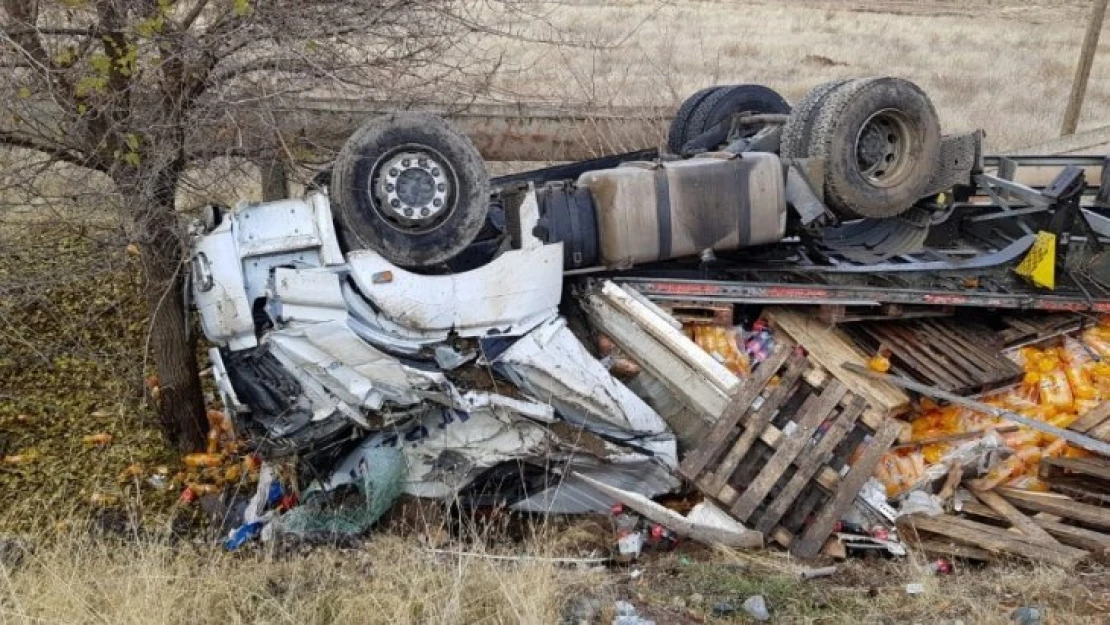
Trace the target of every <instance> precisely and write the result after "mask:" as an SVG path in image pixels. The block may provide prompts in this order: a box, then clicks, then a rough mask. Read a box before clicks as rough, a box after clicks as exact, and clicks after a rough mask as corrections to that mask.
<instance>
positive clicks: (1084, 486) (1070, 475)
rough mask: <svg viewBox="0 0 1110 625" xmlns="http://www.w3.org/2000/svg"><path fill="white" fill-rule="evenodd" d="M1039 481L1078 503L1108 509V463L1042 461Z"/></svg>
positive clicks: (1056, 459)
mask: <svg viewBox="0 0 1110 625" xmlns="http://www.w3.org/2000/svg"><path fill="white" fill-rule="evenodd" d="M1040 478H1041V480H1042V481H1044V482H1045V483H1046V484H1048V487H1049V488H1050V489H1051V490H1054V491H1056V492H1058V493H1063V494H1065V495H1068V496H1070V497H1073V498H1074V499H1076V500H1077V501H1082V502H1086V503H1091V504H1095V505H1103V506H1105V505H1110V460H1107V459H1105V458H1099V457H1093V458H1042V459H1041V462H1040Z"/></svg>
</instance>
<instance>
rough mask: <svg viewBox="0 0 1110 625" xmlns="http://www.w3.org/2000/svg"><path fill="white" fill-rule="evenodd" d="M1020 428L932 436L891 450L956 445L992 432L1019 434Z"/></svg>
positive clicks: (901, 444)
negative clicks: (938, 444) (945, 444)
mask: <svg viewBox="0 0 1110 625" xmlns="http://www.w3.org/2000/svg"><path fill="white" fill-rule="evenodd" d="M1017 431H1018V426H1016V425H1006V426H1003V427H997V428H987V429H985V430H972V431H970V432H959V433H957V434H944V435H942V436H932V437H930V438H921V439H918V440H915V441H910V442H908V443H898V444H897V445H894V446H892V447H891V450H898V449H910V448H915V447H926V446H928V445H935V444H937V443H955V442H958V441H964V440H970V439H973V438H982V437H984V436H986V435H987V434H989V433H991V432H995V433H998V434H1009V433H1010V432H1017Z"/></svg>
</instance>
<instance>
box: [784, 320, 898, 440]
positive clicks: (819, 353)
mask: <svg viewBox="0 0 1110 625" xmlns="http://www.w3.org/2000/svg"><path fill="white" fill-rule="evenodd" d="M763 316H764V317H765V318H766V319H767V320H769V321H770V322H772V323H773V324H774V325H775V326H776V327H778V328H779V329H780V330H781V331H782V332H783V333H785V334H786V335H787V336H789V337H790V338H791V339H793V340H794V342H795V343H797V344H799V345H801V346H802V347H803V348H804V349H805V350H806V351H807V352H808V353H809V354H810V357H811V358H812V359H813V361H814V362H816V363H818V364H820V365H821V366H822V367H824V368H825V369H827V370H828V371H829V373H831V374H832V375H833V377H835V378H837V379H838V380H840V381H841V382H843V383H844V384H845V385H846V386H847V387H848V388H850V389H852V392H853V393H855V394H857V395H860V396H862V397H863V398H864V399H866V400H867V402H868V403H869V404H871V406H872V407H873V408H875V409H876V410H877V411H878V413H879V416H880V417H886V416H891V415H898V414H901V413H903V412H906V411H907V410H909V401H910V400H909V397H908V396H907V395H906V393H905V392H903V391H901V390H899V389H898V388H896V387H894V386H891V385H890V384H887V383H885V382H881V381H879V382H876V381H875V380H870V379H867V378H865V377H864V376H860V375H858V374H856V373H854V372H853V371H850V370H846V369H845V368H844V367H843V366H842V365H843V363H845V362H851V363H859V364H863V363H864V356H863V355H862V354H861V353H860V352H858V351H857V350H856V348H855V347H854V346H853V345H852V344H851V342H850V341H849V340H848V339H847V337H846V336H845V335H844V333H843V332H842V331H840V330H838V329H837V328H836V327H830V326H828V325H827V324H824V323H822V322H821V321H819V320H817V319H815V318H813V317H810V316H807V315H805V314H804V313H801V312H799V311H797V310H791V309H786V308H782V307H769V308H765V309H764V310H763ZM865 416H866V414H865ZM864 422H865V423H867V425H868V427H871V428H872V429H875V428H877V427H879V426H880V425H881V424H882V419H879V420H876V421H869V420H866V419H865V421H864Z"/></svg>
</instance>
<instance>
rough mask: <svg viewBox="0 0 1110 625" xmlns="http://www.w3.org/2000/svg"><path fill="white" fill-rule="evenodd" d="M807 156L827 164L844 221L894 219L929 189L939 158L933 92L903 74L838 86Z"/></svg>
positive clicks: (829, 192)
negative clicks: (928, 93)
mask: <svg viewBox="0 0 1110 625" xmlns="http://www.w3.org/2000/svg"><path fill="white" fill-rule="evenodd" d="M812 115H816V117H815V119H814V122H813V127H812V130H811V132H810V138H809V148H808V152H809V156H810V157H814V158H822V159H824V161H825V179H824V189H825V204H827V205H828V206H829V208H831V209H832V210H833V211H835V212H836V213H838V214H839V215H841V216H843V217H846V218H853V217H875V218H883V217H894V216H896V215H900V214H902V213H904V212H905V211H907V210H909V208H910V207H912V206H913V205H914V203H916V202H917V201H918V200H920V199H921V197H922V196H923V195H924V194H925V193H927V191H928V186H929V182H930V180H931V179H932V178H933V174H934V172H935V171H936V168H937V165H938V163H939V158H940V144H941V134H940V121H939V120H938V118H937V112H936V109H934V108H933V104H932V102H930V101H929V97H928V96H926V95H925V92H923V91H922V90H921V89H920V88H919V87H918V86H917V85H915V84H913V83H912V82H909V81H907V80H903V79H900V78H890V77H882V78H861V79H857V80H853V81H851V82H849V83H846V84H844V85H841V86H840V87H838V88H835V89H833V90H832V91H831V92H830V93H829V94H828V95H827V97H826V98H825V100H824V102H823V103H821V105H820V106H819V107H818V108H817V109H816V110H815V111H814V112H813V113H812V114H811V116H812Z"/></svg>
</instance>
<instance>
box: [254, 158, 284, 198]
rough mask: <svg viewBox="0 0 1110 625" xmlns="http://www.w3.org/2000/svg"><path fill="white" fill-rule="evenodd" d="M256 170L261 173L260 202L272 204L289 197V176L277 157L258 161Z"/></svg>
mask: <svg viewBox="0 0 1110 625" xmlns="http://www.w3.org/2000/svg"><path fill="white" fill-rule="evenodd" d="M258 168H259V169H260V170H261V171H262V201H264V202H273V201H274V200H284V199H286V198H288V197H289V176H288V174H287V172H286V171H285V162H284V161H282V160H281V159H280V158H277V157H275V158H273V159H271V160H268V161H260V162H259V163H258Z"/></svg>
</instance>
